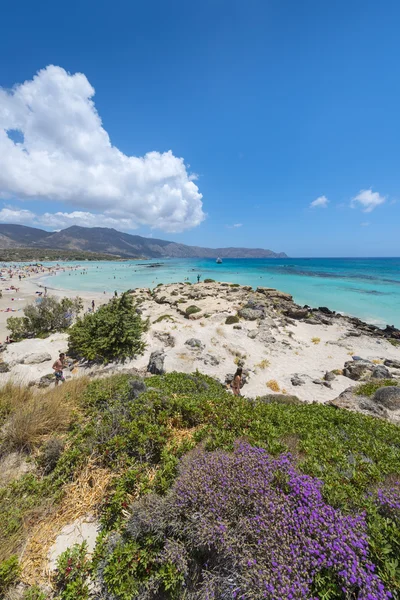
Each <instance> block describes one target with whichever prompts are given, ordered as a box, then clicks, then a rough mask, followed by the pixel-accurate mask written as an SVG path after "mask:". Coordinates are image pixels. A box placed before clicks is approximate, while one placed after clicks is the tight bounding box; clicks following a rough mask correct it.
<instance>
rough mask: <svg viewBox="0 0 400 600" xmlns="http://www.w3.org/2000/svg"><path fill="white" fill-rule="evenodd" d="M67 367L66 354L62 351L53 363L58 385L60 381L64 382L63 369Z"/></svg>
mask: <svg viewBox="0 0 400 600" xmlns="http://www.w3.org/2000/svg"><path fill="white" fill-rule="evenodd" d="M64 368H65V354H64V352H61V354H60V356H59V357H58V358H57V360H56V361H55V363H54V365H53V370H54V375H55V376H56V386H57V385H58V384H59V383H60V381H61V382H62V383H64V381H65V377H64V373H63V369H64Z"/></svg>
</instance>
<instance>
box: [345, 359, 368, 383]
mask: <svg viewBox="0 0 400 600" xmlns="http://www.w3.org/2000/svg"><path fill="white" fill-rule="evenodd" d="M373 368H374V365H373V364H372V363H370V362H369V361H365V360H362V359H361V360H349V361H347V362H346V363H345V365H344V369H343V375H344V376H345V377H349V378H350V379H353V380H354V381H360V380H363V379H368V378H369V377H370V376H371V372H372V371H373Z"/></svg>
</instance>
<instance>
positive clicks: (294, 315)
mask: <svg viewBox="0 0 400 600" xmlns="http://www.w3.org/2000/svg"><path fill="white" fill-rule="evenodd" d="M308 314H309V312H308V309H307V308H289V310H287V311H286V312H285V315H286V316H287V317H289V319H296V320H297V321H298V320H299V319H305V318H306V317H307V315H308Z"/></svg>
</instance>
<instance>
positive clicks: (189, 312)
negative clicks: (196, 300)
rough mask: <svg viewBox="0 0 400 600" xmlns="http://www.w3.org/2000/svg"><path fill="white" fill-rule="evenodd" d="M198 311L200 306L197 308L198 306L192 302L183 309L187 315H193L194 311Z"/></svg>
mask: <svg viewBox="0 0 400 600" xmlns="http://www.w3.org/2000/svg"><path fill="white" fill-rule="evenodd" d="M198 312H201V308H199V307H198V306H195V305H194V304H191V305H190V306H188V307H187V309H186V310H185V313H186V314H187V316H190V315H194V314H195V313H198Z"/></svg>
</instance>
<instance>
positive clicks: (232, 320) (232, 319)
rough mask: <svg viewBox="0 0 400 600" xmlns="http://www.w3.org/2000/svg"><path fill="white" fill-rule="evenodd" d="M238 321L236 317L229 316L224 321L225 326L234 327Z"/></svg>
mask: <svg viewBox="0 0 400 600" xmlns="http://www.w3.org/2000/svg"><path fill="white" fill-rule="evenodd" d="M239 321H240V319H239V317H238V316H237V315H229V317H226V319H225V325H234V324H235V323H239Z"/></svg>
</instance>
